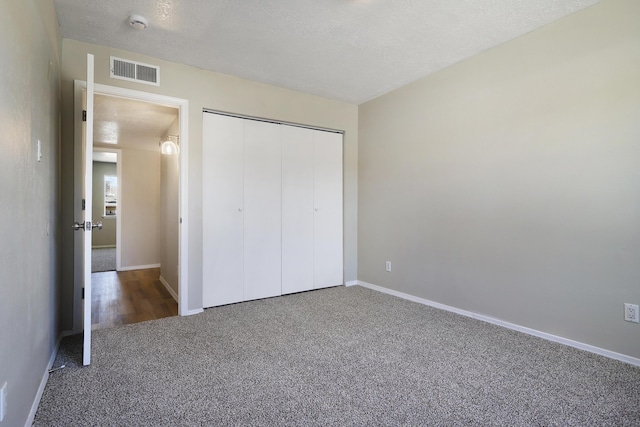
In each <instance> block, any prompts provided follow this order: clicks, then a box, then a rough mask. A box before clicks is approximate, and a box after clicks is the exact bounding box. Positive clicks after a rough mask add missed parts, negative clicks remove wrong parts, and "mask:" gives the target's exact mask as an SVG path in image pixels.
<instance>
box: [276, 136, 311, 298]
mask: <svg viewBox="0 0 640 427" xmlns="http://www.w3.org/2000/svg"><path fill="white" fill-rule="evenodd" d="M313 134H314V131H313V130H311V129H305V128H299V127H293V126H282V293H283V294H289V293H293V292H301V291H308V290H310V289H313V287H314V286H313V212H314V211H313Z"/></svg>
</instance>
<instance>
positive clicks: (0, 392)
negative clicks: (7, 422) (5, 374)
mask: <svg viewBox="0 0 640 427" xmlns="http://www.w3.org/2000/svg"><path fill="white" fill-rule="evenodd" d="M6 413H7V383H6V382H5V383H4V384H2V388H0V423H1V422H2V420H4V416H5V414H6Z"/></svg>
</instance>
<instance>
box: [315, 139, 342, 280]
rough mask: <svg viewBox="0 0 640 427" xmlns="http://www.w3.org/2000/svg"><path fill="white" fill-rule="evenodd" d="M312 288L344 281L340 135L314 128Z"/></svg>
mask: <svg viewBox="0 0 640 427" xmlns="http://www.w3.org/2000/svg"><path fill="white" fill-rule="evenodd" d="M314 138H315V140H314V205H315V219H314V261H315V262H314V264H315V265H314V287H315V288H324V287H327V286H335V285H341V284H343V266H342V265H343V257H342V250H343V249H342V241H343V240H342V134H337V133H331V132H323V131H314Z"/></svg>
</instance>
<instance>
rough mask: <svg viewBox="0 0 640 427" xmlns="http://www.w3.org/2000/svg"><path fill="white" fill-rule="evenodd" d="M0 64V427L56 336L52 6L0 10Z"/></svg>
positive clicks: (23, 1) (22, 416) (18, 411)
mask: <svg viewBox="0 0 640 427" xmlns="http://www.w3.org/2000/svg"><path fill="white" fill-rule="evenodd" d="M0 57H2V61H0V117H1V118H2V119H1V123H2V142H1V143H0V146H1V148H2V154H0V200H1V201H2V206H3V215H2V221H1V222H0V236H2V238H1V240H0V242H1V243H0V272H2V273H1V276H2V278H1V279H0V386H2V384H4V383H5V382H6V383H7V412H6V418H5V419H4V421H3V422H2V425H3V426H19V425H24V424H25V421H26V420H27V417H28V414H29V410H30V409H31V405H32V403H33V401H34V398H35V395H36V392H37V390H38V387H39V385H40V382H41V380H42V378H43V376H44V375H45V373H46V370H47V368H48V362H49V358H50V356H51V355H52V353H53V351H54V350H55V346H56V341H57V338H58V333H59V327H58V325H59V322H58V311H57V305H58V304H57V303H58V300H59V297H60V281H59V270H58V265H59V259H58V256H57V253H58V249H59V243H60V231H59V229H58V223H59V219H60V182H59V178H60V170H59V167H58V165H59V160H60V157H59V150H60V142H59V141H60V139H59V132H60V127H59V122H58V118H59V113H60V109H59V101H60V98H59V96H60V37H59V34H58V22H57V18H56V13H55V10H54V8H53V2H52V1H44V0H5V1H3V2H2V13H0ZM38 139H39V140H40V141H41V143H42V155H43V157H42V160H41V161H40V162H38V161H37V160H36V144H37V140H38ZM68 226H69V227H70V226H71V223H69V224H68Z"/></svg>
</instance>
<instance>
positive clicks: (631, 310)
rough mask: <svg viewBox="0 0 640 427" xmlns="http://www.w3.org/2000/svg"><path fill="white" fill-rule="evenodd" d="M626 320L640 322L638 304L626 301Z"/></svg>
mask: <svg viewBox="0 0 640 427" xmlns="http://www.w3.org/2000/svg"><path fill="white" fill-rule="evenodd" d="M624 320H626V321H627V322H635V323H640V311H639V310H638V304H627V303H624Z"/></svg>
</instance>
